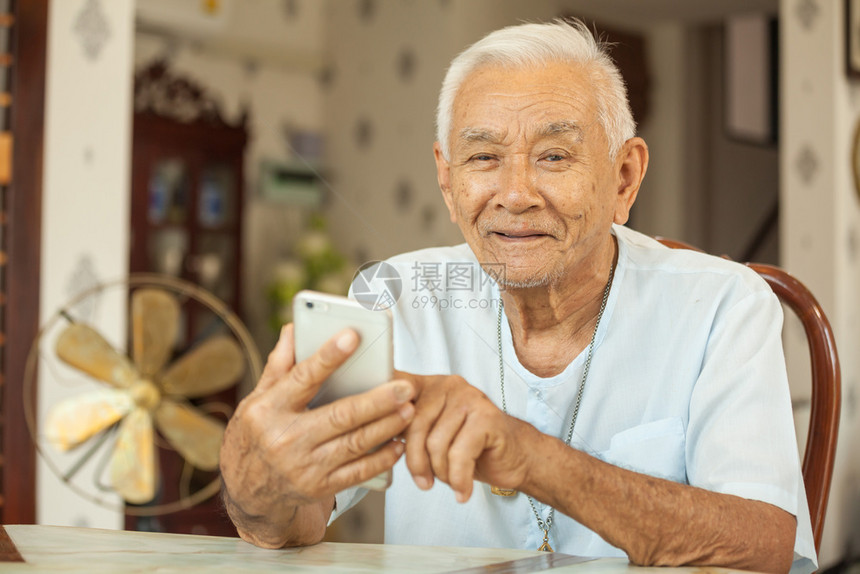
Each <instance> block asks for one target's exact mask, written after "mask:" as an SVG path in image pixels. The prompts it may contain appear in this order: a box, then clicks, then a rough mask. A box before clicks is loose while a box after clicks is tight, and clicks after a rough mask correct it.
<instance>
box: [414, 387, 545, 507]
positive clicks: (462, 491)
mask: <svg viewBox="0 0 860 574" xmlns="http://www.w3.org/2000/svg"><path fill="white" fill-rule="evenodd" d="M397 376H398V377H400V378H405V379H409V380H412V381H413V382H414V383H415V385H416V387H417V388H418V389H419V390H418V398H417V399H416V401H415V408H416V414H415V418H414V420H413V421H412V424H410V425H409V428H408V429H407V431H406V433H405V436H406V464H407V466H408V467H409V471H410V472H411V473H412V477H413V479H414V480H415V484H416V485H418V487H419V488H421V489H424V490H427V489H429V488H430V487H432V486H433V477H434V476H435V477H437V478H439V479H440V480H442V481H443V482H446V483H448V484H449V485H450V486H451V488H452V489H454V492H455V493H456V497H457V500H458V501H459V502H466V501H467V500H469V497H471V495H472V484H473V481H474V480H480V481H483V482H486V483H489V484H492V485H494V486H498V487H501V488H519V486H520V485H521V484H522V483H523V482H524V481H525V480H526V477H527V474H528V469H529V468H530V462H529V450H528V449H525V448H523V446H522V445H525V444H529V436H532V435H533V436H534V437H535V438H537V435H540V433H539V431H538V430H537V429H535V428H534V427H532V426H531V425H529V424H527V423H524V422H523V421H521V420H519V419H516V418H514V417H511V416H509V415H507V414H505V413H503V412H502V411H501V410H499V408H498V407H496V405H494V404H493V403H492V401H490V399H488V398H487V396H486V395H484V393H482V392H481V391H479V390H478V389H476V388H475V387H473V386H472V385H470V384H469V383H467V382H466V381H465V380H464V379H463V378H462V377H458V376H420V375H411V374H407V373H398V374H397Z"/></svg>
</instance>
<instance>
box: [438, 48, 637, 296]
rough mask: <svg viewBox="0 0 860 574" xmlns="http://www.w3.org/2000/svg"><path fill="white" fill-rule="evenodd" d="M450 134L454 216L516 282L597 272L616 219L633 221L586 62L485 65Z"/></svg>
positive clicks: (460, 98)
mask: <svg viewBox="0 0 860 574" xmlns="http://www.w3.org/2000/svg"><path fill="white" fill-rule="evenodd" d="M449 141H450V153H449V158H448V160H445V159H444V158H443V157H442V154H441V150H440V149H439V147H438V144H437V146H436V164H437V172H438V177H439V184H440V187H441V188H442V192H443V195H444V197H445V203H446V204H447V206H448V210H449V212H450V214H451V220H452V221H453V222H455V223H457V225H459V227H460V230H461V231H462V232H463V235H464V237H465V239H466V241H467V243H468V244H469V246H470V247H471V248H472V250H473V251H474V253H475V255H476V256H477V257H478V260H479V261H480V262H482V263H504V264H505V276H506V277H505V278H506V283H507V284H508V286H510V287H527V286H539V285H547V284H552V283H555V282H557V281H559V280H562V279H564V278H566V277H567V278H569V277H571V276H572V277H577V273H586V274H587V273H588V272H589V269H592V268H594V266H595V265H597V264H598V261H597V260H598V259H599V258H600V257H601V256H605V254H606V253H607V251H606V248H607V245H608V244H609V243H610V242H611V236H610V233H609V230H610V227H611V224H612V222H613V221H616V222H619V223H624V222H625V221H626V220H627V212H628V209H629V207H630V204H631V203H632V198H630V197H629V196H628V195H624V194H622V193H619V191H620V188H621V187H622V186H623V185H622V183H621V180H620V177H619V165H620V162H618V161H611V160H610V158H609V148H608V141H607V138H606V134H605V133H604V130H603V127H602V126H601V125H600V122H599V121H598V120H597V106H596V102H595V98H594V93H593V90H592V88H591V84H590V81H589V78H588V75H587V73H586V72H585V71H584V70H582V69H580V68H578V67H571V66H570V65H565V64H550V65H547V66H544V67H539V68H523V69H504V68H501V67H495V66H491V67H484V68H479V69H478V70H477V71H475V72H473V73H472V75H471V76H469V77H468V78H467V79H466V81H465V82H464V83H463V85H462V87H461V89H460V91H459V93H458V95H457V98H456V100H455V102H454V113H453V117H452V121H451V133H450V140H449ZM622 155H623V152H622V153H620V154H619V156H622ZM634 196H635V193H634Z"/></svg>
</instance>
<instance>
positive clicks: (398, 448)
mask: <svg viewBox="0 0 860 574" xmlns="http://www.w3.org/2000/svg"><path fill="white" fill-rule="evenodd" d="M405 449H406V445H405V444H403V443H402V442H400V441H399V440H396V441H394V452H396V453H397V456H400V455H401V454H403V451H404V450H405Z"/></svg>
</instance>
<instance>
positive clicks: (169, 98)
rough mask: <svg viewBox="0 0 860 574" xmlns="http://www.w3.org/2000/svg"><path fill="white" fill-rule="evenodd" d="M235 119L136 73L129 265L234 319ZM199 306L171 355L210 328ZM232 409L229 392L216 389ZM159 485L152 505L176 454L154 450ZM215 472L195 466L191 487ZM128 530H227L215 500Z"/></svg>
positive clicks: (169, 81) (187, 314)
mask: <svg viewBox="0 0 860 574" xmlns="http://www.w3.org/2000/svg"><path fill="white" fill-rule="evenodd" d="M245 120H246V118H245V117H244V116H243V118H241V120H240V121H239V122H238V123H237V124H230V123H228V122H226V121H225V120H224V119H223V116H222V114H221V112H220V110H219V109H218V105H217V103H216V102H214V101H213V100H212V99H211V98H209V97H208V96H207V95H206V93H205V92H204V90H202V89H200V88H199V87H197V86H196V85H195V84H194V83H193V82H191V81H189V80H187V79H184V78H179V77H176V76H174V75H172V74H171V73H170V72H169V70H168V69H167V67H166V65H165V64H164V63H161V62H157V63H155V64H154V65H152V66H150V67H149V68H146V69H144V70H142V71H140V72H139V73H138V74H137V75H136V78H135V114H134V130H133V133H134V142H133V151H132V156H133V159H132V186H131V187H132V198H131V259H130V271H131V272H133V273H135V272H154V273H159V274H165V275H171V276H174V277H179V278H182V279H185V280H187V281H190V282H192V283H194V284H197V285H199V286H201V287H203V288H204V289H206V290H208V291H210V292H212V293H213V294H214V295H216V296H217V297H218V298H219V299H221V300H222V301H224V302H225V303H227V305H228V306H229V307H230V308H231V309H233V311H234V312H236V313H237V314H239V315H240V316H241V313H240V312H239V311H240V301H241V291H242V284H241V243H240V242H241V236H242V205H243V183H244V179H243V161H244V150H245V144H246V141H247V131H246V128H245V124H246V121H245ZM219 323H220V322H219V321H218V319H217V317H215V316H214V315H213V314H212V313H211V311H209V310H208V309H206V308H204V307H203V306H202V305H193V304H188V305H183V307H182V319H181V324H180V329H179V331H180V332H179V333H177V339H176V343H175V349H176V352H177V353H181V352H182V351H183V350H185V349H188V348H189V347H191V346H193V345H194V343H195V342H197V341H199V340H201V339H203V338H205V337H206V336H207V335H208V334H210V332H211V331H212V329H213V328H215V327H217V326H218V325H219ZM218 399H219V400H222V401H224V402H225V403H227V404H228V405H231V406H235V403H236V392H235V389H231V390H228V391H225V392H224V393H222V394H219V395H218ZM159 456H160V461H159V462H160V466H161V491H160V494H159V496H158V497H157V498H156V500H155V501H154V503H155V504H158V503H161V502H169V501H173V500H176V499H177V498H179V484H180V475H181V474H182V467H183V464H182V460H181V459H180V457H179V456H178V455H177V454H176V453H175V452H173V451H170V450H165V449H160V453H159ZM215 478H217V474H215V473H205V472H201V471H198V470H195V471H194V474H193V476H192V477H191V481H192V483H194V482H197V483H200V484H198V485H202V484H206V483H208V482H210V481H211V480H213V479H215ZM126 527H127V528H129V529H146V530H161V531H165V532H186V533H195V534H212V535H235V530H234V529H233V527H232V525H231V524H230V521H229V519H227V518H226V516H225V514H224V513H223V511H221V509H220V502H219V500H218V497H217V496H216V497H213V498H211V499H209V500H207V501H205V502H203V503H201V504H200V505H198V506H195V507H192V508H189V509H187V510H183V511H180V512H175V513H171V514H164V515H159V516H156V517H154V518H139V517H135V516H128V517H127V519H126Z"/></svg>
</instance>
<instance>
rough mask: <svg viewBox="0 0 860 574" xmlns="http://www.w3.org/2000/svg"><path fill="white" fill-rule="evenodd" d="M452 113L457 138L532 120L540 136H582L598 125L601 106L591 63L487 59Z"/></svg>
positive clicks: (461, 91) (468, 79)
mask: <svg viewBox="0 0 860 574" xmlns="http://www.w3.org/2000/svg"><path fill="white" fill-rule="evenodd" d="M452 112H453V114H452V118H451V126H450V132H449V134H450V136H451V137H452V138H453V139H454V140H458V139H459V140H462V139H463V138H465V139H467V140H477V139H481V138H486V137H489V136H488V135H487V134H488V133H491V132H492V131H493V129H497V130H498V129H504V124H505V123H506V122H507V121H511V120H513V121H518V122H521V123H523V124H528V126H529V131H530V132H532V134H533V135H536V136H552V135H559V134H562V135H567V134H569V135H571V136H574V137H577V138H579V139H581V138H582V137H583V135H584V134H585V133H586V132H587V131H589V130H591V129H592V128H593V127H594V126H596V125H597V124H598V115H599V108H598V102H597V98H596V90H595V84H594V80H593V77H592V74H591V73H590V72H589V70H587V69H586V68H585V66H583V65H581V64H576V63H567V62H552V63H548V64H542V65H529V66H525V65H519V66H506V65H499V64H484V65H482V66H480V67H478V68H476V69H474V70H473V71H472V72H471V73H470V74H469V75H468V76H467V77H466V79H465V80H464V81H463V83H462V84H461V86H460V89H459V90H458V92H457V95H456V97H455V98H454V105H453V110H452ZM494 126H495V127H494ZM601 131H602V130H601Z"/></svg>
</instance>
